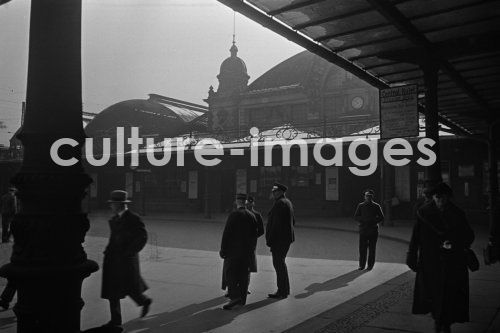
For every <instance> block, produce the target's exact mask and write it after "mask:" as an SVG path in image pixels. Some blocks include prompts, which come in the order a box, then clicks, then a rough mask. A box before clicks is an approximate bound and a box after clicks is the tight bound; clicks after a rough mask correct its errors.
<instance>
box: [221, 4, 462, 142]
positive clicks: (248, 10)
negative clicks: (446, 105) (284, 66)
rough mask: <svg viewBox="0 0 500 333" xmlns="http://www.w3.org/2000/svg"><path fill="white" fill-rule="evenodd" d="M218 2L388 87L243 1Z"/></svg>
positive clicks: (444, 120) (458, 128) (455, 128)
mask: <svg viewBox="0 0 500 333" xmlns="http://www.w3.org/2000/svg"><path fill="white" fill-rule="evenodd" d="M218 1H219V2H220V3H222V4H224V5H226V6H228V7H229V8H231V9H233V10H234V11H236V12H238V13H240V14H242V15H244V16H246V17H248V18H249V19H251V20H253V21H254V22H257V23H259V24H261V25H262V26H263V27H265V28H267V29H270V30H271V31H274V32H275V33H277V34H279V35H281V36H283V37H285V38H287V39H288V40H290V41H292V42H293V43H296V44H297V45H299V46H302V47H303V48H305V49H307V50H309V51H310V52H312V53H314V54H316V55H318V56H320V57H322V58H324V59H326V60H327V61H329V62H331V63H333V64H335V65H337V66H339V67H341V68H342V69H344V70H346V71H348V72H350V73H352V74H353V75H356V76H357V77H358V78H360V79H362V80H364V81H365V82H367V83H368V84H371V85H372V86H374V87H376V88H378V89H386V88H389V87H390V86H389V85H388V84H387V83H386V82H384V81H383V80H381V79H379V78H378V77H376V76H374V75H373V74H371V73H369V72H368V71H366V70H364V69H362V68H361V67H359V66H357V65H356V64H354V63H352V62H350V61H349V60H347V59H345V58H343V57H341V56H339V55H338V54H336V53H335V52H333V51H331V50H329V49H327V48H326V47H324V46H322V45H321V44H319V43H317V42H315V41H314V40H312V39H311V38H308V37H306V36H304V35H302V34H300V33H299V32H298V31H295V30H292V29H291V28H289V27H287V26H286V25H284V24H282V23H280V22H278V21H277V20H275V19H274V18H273V17H272V16H270V15H267V14H266V13H264V12H262V11H261V10H258V9H257V8H255V7H253V6H250V5H249V4H247V3H245V1H243V0H218ZM418 109H419V112H420V113H423V114H425V108H424V107H423V106H419V108H418ZM439 122H441V123H442V124H443V125H445V126H448V127H450V129H452V130H453V131H454V132H455V133H456V134H457V135H465V136H469V135H471V134H472V133H471V132H470V131H469V130H467V129H465V128H464V127H462V126H460V125H458V124H456V123H454V122H452V121H450V120H449V119H447V118H445V117H443V116H442V115H439Z"/></svg>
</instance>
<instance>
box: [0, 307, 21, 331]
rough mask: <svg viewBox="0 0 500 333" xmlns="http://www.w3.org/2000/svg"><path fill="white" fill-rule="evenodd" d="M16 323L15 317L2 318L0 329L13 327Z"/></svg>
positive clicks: (0, 319)
mask: <svg viewBox="0 0 500 333" xmlns="http://www.w3.org/2000/svg"><path fill="white" fill-rule="evenodd" d="M5 311H8V310H4V311H0V312H5ZM16 322H17V319H16V316H10V317H3V318H0V328H5V327H6V326H10V325H13V324H15V323H16Z"/></svg>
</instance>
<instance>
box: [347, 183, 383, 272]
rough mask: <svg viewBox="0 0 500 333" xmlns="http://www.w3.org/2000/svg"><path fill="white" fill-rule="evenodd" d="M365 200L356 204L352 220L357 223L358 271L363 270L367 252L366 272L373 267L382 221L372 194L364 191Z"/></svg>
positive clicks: (381, 214)
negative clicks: (379, 227) (379, 225)
mask: <svg viewBox="0 0 500 333" xmlns="http://www.w3.org/2000/svg"><path fill="white" fill-rule="evenodd" d="M364 196H365V200H364V201H363V202H361V203H359V204H358V207H357V208H356V212H355V213H354V219H355V220H356V221H358V223H359V268H358V269H359V270H363V269H365V265H366V252H367V251H368V267H367V269H368V270H371V269H372V268H373V265H375V253H376V249H377V240H378V224H379V223H380V222H382V221H383V220H384V213H383V212H382V208H380V205H379V204H378V203H376V202H374V201H373V196H374V192H373V191H372V190H366V191H365V192H364Z"/></svg>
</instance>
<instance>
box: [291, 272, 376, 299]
mask: <svg viewBox="0 0 500 333" xmlns="http://www.w3.org/2000/svg"><path fill="white" fill-rule="evenodd" d="M366 272H367V271H365V270H362V271H360V270H358V269H356V270H355V271H352V272H349V273H347V274H344V275H341V276H337V277H336V278H333V279H330V280H328V281H325V282H323V283H313V284H311V285H309V286H307V287H305V288H304V290H305V291H306V292H304V293H302V294H299V295H296V296H295V298H297V299H300V298H307V297H309V296H312V295H314V294H315V293H317V292H320V291H332V290H335V289H339V288H342V287H346V286H347V285H348V284H349V282H351V281H354V280H355V279H356V278H357V277H359V276H361V275H363V274H365V273H366Z"/></svg>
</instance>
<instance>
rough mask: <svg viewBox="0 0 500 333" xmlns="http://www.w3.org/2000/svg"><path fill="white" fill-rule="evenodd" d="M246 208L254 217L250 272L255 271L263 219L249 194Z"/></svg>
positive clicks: (262, 230)
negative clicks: (256, 252) (258, 240)
mask: <svg viewBox="0 0 500 333" xmlns="http://www.w3.org/2000/svg"><path fill="white" fill-rule="evenodd" d="M246 206H247V209H248V210H249V211H250V213H252V214H253V216H254V217H255V236H254V237H253V238H252V249H253V250H252V252H253V256H252V260H251V263H250V272H252V273H256V272H257V255H256V254H255V251H256V249H257V239H258V238H259V237H260V236H262V235H263V234H264V221H263V219H262V215H261V214H260V213H259V212H258V211H256V210H255V198H254V197H252V196H251V195H249V196H248V197H247V201H246Z"/></svg>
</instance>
